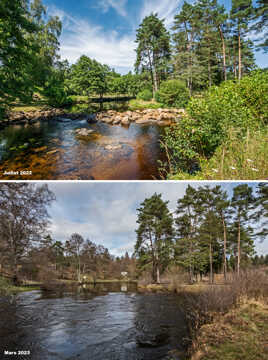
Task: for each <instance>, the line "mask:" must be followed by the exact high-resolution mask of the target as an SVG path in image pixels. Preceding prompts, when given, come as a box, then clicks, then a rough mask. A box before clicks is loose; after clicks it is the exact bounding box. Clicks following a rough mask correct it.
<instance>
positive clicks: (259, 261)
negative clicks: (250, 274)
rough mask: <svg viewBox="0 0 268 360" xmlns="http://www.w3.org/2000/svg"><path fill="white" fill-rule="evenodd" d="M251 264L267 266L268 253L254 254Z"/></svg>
mask: <svg viewBox="0 0 268 360" xmlns="http://www.w3.org/2000/svg"><path fill="white" fill-rule="evenodd" d="M252 263H253V265H256V266H268V254H267V255H255V256H254V258H253V259H252Z"/></svg>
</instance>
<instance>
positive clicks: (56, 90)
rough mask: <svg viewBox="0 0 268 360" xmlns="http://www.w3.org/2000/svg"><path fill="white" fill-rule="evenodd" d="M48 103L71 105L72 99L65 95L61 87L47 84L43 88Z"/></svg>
mask: <svg viewBox="0 0 268 360" xmlns="http://www.w3.org/2000/svg"><path fill="white" fill-rule="evenodd" d="M44 95H45V96H46V98H47V100H48V104H49V105H50V106H53V107H63V106H71V105H72V104H73V100H72V99H71V98H70V97H69V96H67V94H66V92H65V90H64V89H63V87H58V86H53V85H52V86H49V87H47V88H46V89H45V90H44Z"/></svg>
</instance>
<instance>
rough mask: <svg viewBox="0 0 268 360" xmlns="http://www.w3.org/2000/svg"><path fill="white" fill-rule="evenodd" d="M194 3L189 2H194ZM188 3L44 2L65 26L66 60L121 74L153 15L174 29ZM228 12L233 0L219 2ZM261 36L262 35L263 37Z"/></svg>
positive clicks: (262, 61)
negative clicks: (141, 27) (140, 29)
mask: <svg viewBox="0 0 268 360" xmlns="http://www.w3.org/2000/svg"><path fill="white" fill-rule="evenodd" d="M191 1H193V0H188V2H191ZM183 2H184V0H43V3H44V5H46V6H47V10H48V11H47V12H48V15H58V16H59V17H60V19H61V21H62V23H63V32H62V35H61V38H60V42H61V48H60V54H61V57H62V59H67V60H68V61H69V62H70V63H74V62H76V61H77V60H78V58H79V57H80V56H81V55H83V54H84V55H87V56H89V57H90V58H94V59H96V60H97V61H99V62H101V63H104V64H107V65H109V66H110V67H111V68H114V69H115V70H116V71H118V72H120V73H121V74H125V73H127V72H129V71H130V70H133V65H134V63H135V57H136V53H135V48H136V46H137V44H136V43H135V36H136V35H135V34H136V29H137V28H138V26H139V24H140V23H141V22H142V20H143V18H144V17H145V16H147V15H150V14H151V13H152V12H154V13H158V15H159V17H160V18H161V19H165V25H166V27H167V28H168V29H170V28H171V26H172V22H173V18H174V15H175V14H176V13H178V11H179V9H180V8H181V6H182V4H183ZM219 2H220V3H221V4H224V5H225V7H226V8H227V9H228V8H230V4H231V0H219ZM259 36H261V34H259ZM256 61H257V64H258V65H259V66H260V67H265V66H267V65H268V61H267V55H264V54H263V53H261V52H258V53H256Z"/></svg>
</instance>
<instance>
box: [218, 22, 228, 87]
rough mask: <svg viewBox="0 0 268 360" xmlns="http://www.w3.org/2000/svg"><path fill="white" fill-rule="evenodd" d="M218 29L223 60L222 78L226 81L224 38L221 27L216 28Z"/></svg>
mask: <svg viewBox="0 0 268 360" xmlns="http://www.w3.org/2000/svg"><path fill="white" fill-rule="evenodd" d="M218 29H219V33H220V37H221V43H222V60H223V77H224V80H225V81H226V80H227V74H226V49H225V40H224V36H223V32H222V29H221V27H220V26H219V27H218Z"/></svg>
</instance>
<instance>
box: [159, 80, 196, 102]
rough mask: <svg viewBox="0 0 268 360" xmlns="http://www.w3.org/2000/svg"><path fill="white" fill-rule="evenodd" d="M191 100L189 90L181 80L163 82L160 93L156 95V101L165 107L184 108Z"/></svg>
mask: <svg viewBox="0 0 268 360" xmlns="http://www.w3.org/2000/svg"><path fill="white" fill-rule="evenodd" d="M189 98H190V95H189V90H188V89H187V88H186V86H185V83H184V82H183V81H180V80H167V81H164V82H162V84H161V85H160V89H159V91H158V92H157V93H156V94H155V99H156V101H158V102H160V103H163V104H164V105H165V106H175V107H184V106H185V105H186V104H187V102H188V100H189Z"/></svg>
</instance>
